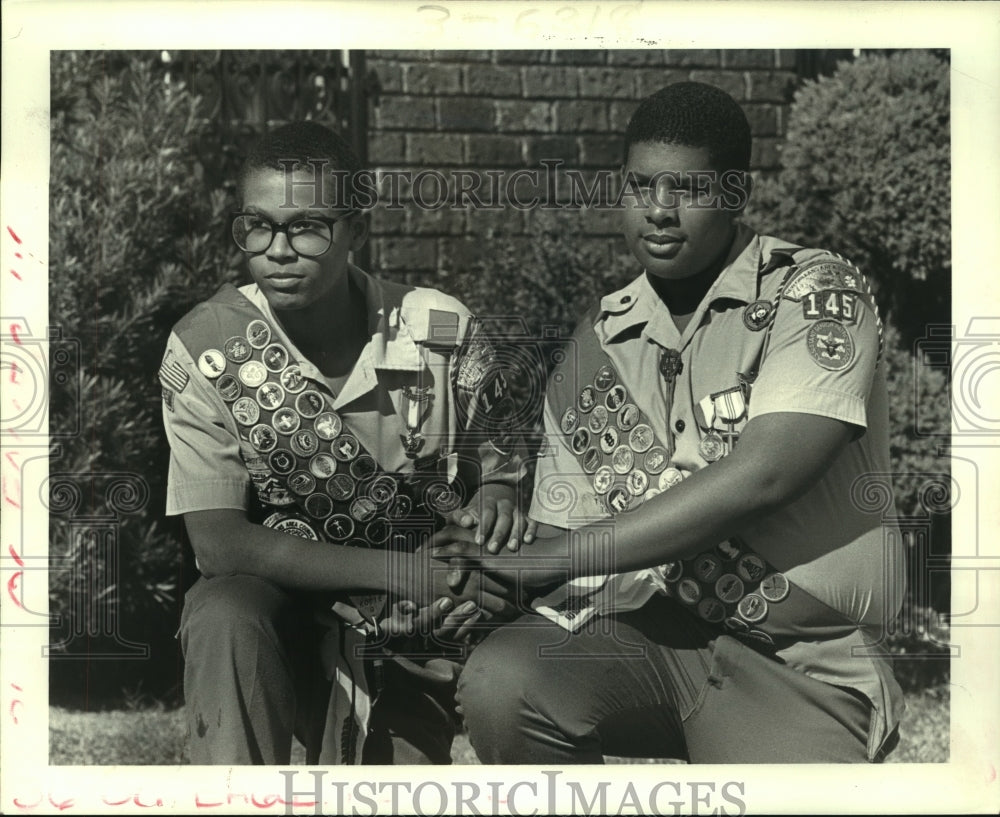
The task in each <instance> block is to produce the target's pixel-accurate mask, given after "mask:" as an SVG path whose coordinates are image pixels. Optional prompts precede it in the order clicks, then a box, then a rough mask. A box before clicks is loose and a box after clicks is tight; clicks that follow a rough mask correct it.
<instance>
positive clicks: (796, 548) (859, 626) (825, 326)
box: [530, 225, 903, 757]
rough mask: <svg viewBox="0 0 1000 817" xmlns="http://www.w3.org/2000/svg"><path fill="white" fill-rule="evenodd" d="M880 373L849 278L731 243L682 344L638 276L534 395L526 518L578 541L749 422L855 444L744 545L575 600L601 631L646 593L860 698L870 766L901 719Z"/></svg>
mask: <svg viewBox="0 0 1000 817" xmlns="http://www.w3.org/2000/svg"><path fill="white" fill-rule="evenodd" d="M880 357H881V324H880V322H879V319H878V317H877V312H876V311H875V308H874V302H873V300H872V299H871V294H870V291H869V290H868V289H867V285H866V284H865V282H864V279H863V278H862V277H861V275H860V273H858V272H857V270H856V269H854V268H853V267H851V266H850V265H848V264H846V262H843V261H842V260H840V259H838V258H836V257H833V256H830V254H828V253H824V252H823V251H817V250H803V249H802V248H799V247H795V246H794V245H790V244H788V243H787V242H781V241H778V240H777V239H775V238H772V237H769V236H761V235H757V234H755V233H754V232H753V231H752V230H750V229H749V228H747V227H745V226H743V225H740V228H739V231H738V233H737V236H736V239H735V241H734V244H733V248H732V250H731V251H730V255H729V258H728V260H727V264H726V266H725V267H724V269H723V271H722V273H721V274H720V275H719V277H718V279H717V280H716V281H715V283H714V284H713V285H712V287H711V289H710V290H709V292H708V293H707V294H706V296H705V298H704V299H703V300H702V302H701V304H700V305H699V307H698V309H697V310H696V312H695V313H694V315H692V317H691V320H690V322H689V323H688V325H687V327H686V328H685V330H684V332H683V333H681V332H678V330H677V328H676V326H675V324H674V322H673V319H672V317H671V315H670V314H669V311H668V310H667V308H666V307H665V306H664V304H663V303H662V301H661V300H660V299H659V297H658V296H657V295H656V293H655V291H654V290H653V289H652V287H651V286H650V284H649V282H648V281H647V279H646V276H645V274H643V275H641V276H639V277H638V278H636V279H635V280H634V281H633V282H632V283H630V284H628V285H627V286H626V287H624V288H623V289H621V290H620V291H618V292H615V293H613V294H611V295H608V296H607V297H605V298H604V299H602V301H601V304H600V310H599V312H597V313H596V314H591V315H590V316H588V317H587V318H585V319H584V321H583V322H582V323H581V325H580V326H579V327H578V329H577V331H576V333H575V335H574V337H573V339H572V340H571V342H570V343H569V345H568V346H567V349H566V359H565V362H564V363H563V364H562V365H561V366H560V367H557V370H556V372H554V375H553V378H552V379H551V380H550V387H549V389H548V392H547V395H546V405H545V414H544V421H545V432H546V439H547V441H548V450H547V452H546V454H545V455H544V456H542V458H541V459H540V460H539V463H538V469H537V472H536V477H535V493H534V497H533V501H532V506H531V513H530V515H531V516H532V518H534V519H536V520H538V521H539V522H542V523H548V524H551V525H554V526H557V527H560V528H564V529H575V528H578V527H582V526H584V525H587V524H591V523H594V522H596V521H598V520H600V519H606V518H609V517H610V516H612V515H613V514H614V513H617V512H621V511H624V510H628V509H629V508H634V507H636V506H637V505H638V504H641V503H642V502H643V501H646V500H649V499H651V498H652V497H654V496H655V495H656V494H657V493H660V492H662V491H664V490H669V488H670V487H671V486H672V485H674V484H676V483H677V482H678V481H680V480H681V479H683V478H685V477H686V476H688V475H690V474H691V473H692V472H694V471H697V470H699V469H701V468H705V467H710V465H711V463H712V462H714V461H716V460H718V459H719V458H721V457H722V456H725V455H726V454H727V453H728V452H729V451H731V450H732V449H733V447H734V446H735V445H737V444H738V441H739V435H740V432H741V430H742V428H743V427H744V426H745V425H746V423H747V422H748V421H749V420H750V419H752V418H753V417H756V416H759V415H763V414H767V413H772V412H804V413H808V414H819V415H822V416H825V417H832V418H835V419H838V420H842V421H844V422H846V423H849V424H851V425H852V426H854V427H855V428H856V435H855V437H854V438H853V440H852V441H851V442H850V443H849V444H848V445H847V446H846V447H845V449H844V450H843V452H842V453H841V454H839V455H838V456H837V458H836V459H835V460H834V462H833V463H832V464H831V466H830V468H829V469H828V470H827V471H826V473H825V474H824V475H823V477H822V478H821V479H820V480H819V482H818V483H817V484H816V485H814V486H813V487H812V488H810V489H809V490H808V491H807V492H806V493H805V494H804V495H802V496H801V497H799V498H798V499H796V500H795V501H793V502H791V503H790V504H788V505H786V506H785V507H783V508H781V509H779V510H777V511H775V512H773V513H770V514H767V515H765V516H762V517H761V518H759V519H758V520H756V521H754V522H750V523H747V524H746V525H744V527H743V528H742V529H741V531H740V534H739V537H737V538H734V539H733V540H730V541H727V542H723V543H720V544H719V546H718V547H717V548H713V549H709V550H707V551H705V552H704V553H702V554H700V555H698V556H696V557H694V558H692V559H686V560H680V561H678V562H674V563H670V564H668V565H664V566H661V567H659V568H650V569H647V570H640V571H635V572H633V573H629V574H624V575H618V576H614V577H613V579H612V581H611V582H610V583H609V584H608V585H607V587H606V588H604V590H605V591H607V590H609V589H611V588H612V587H613V592H605V593H604V595H605V598H603V599H602V598H601V588H602V586H603V585H604V578H603V577H597V578H589V579H582V580H580V581H579V582H578V583H576V584H577V585H578V586H577V587H576V588H575V590H573V592H575V593H577V594H581V593H583V592H584V591H587V590H588V588H589V592H590V593H591V601H592V606H593V607H595V608H596V609H595V610H594V612H595V613H596V614H601V613H605V614H607V613H611V612H614V610H616V609H619V610H620V609H637V608H639V607H641V606H642V605H643V604H644V603H645V601H647V600H648V599H649V598H650V597H651V596H652V595H653V594H654V593H657V592H659V593H665V594H667V595H671V596H674V597H675V598H677V599H678V601H679V603H681V604H682V605H684V606H686V607H688V608H689V609H690V610H691V612H692V613H693V614H694V615H696V616H700V617H701V618H703V619H705V620H708V621H710V622H712V623H715V624H718V626H719V631H720V634H721V633H724V632H729V633H730V634H733V635H736V636H739V637H742V638H746V639H748V640H749V639H752V640H753V641H754V643H756V644H757V645H758V646H759V647H761V648H763V649H765V650H770V651H771V652H773V653H774V654H775V655H776V657H777V658H778V659H780V660H782V661H784V662H786V663H788V664H789V665H790V666H792V667H794V668H796V669H798V670H800V671H802V672H805V673H806V674H808V675H810V676H813V677H815V678H818V679H819V680H822V681H825V682H828V683H831V684H836V685H840V686H846V687H852V688H854V689H857V690H859V691H860V692H862V693H863V694H864V695H865V696H866V697H867V698H868V699H869V700H870V701H871V702H872V704H873V706H874V711H873V716H872V728H871V729H870V731H869V747H868V752H869V757H875V756H876V755H877V754H878V752H879V750H880V748H881V746H882V744H883V741H884V740H885V738H886V737H887V736H888V735H889V734H890V733H891V730H892V728H893V727H894V726H895V725H896V724H897V723H898V718H899V715H900V713H901V709H902V697H901V691H900V689H899V687H898V685H897V684H896V682H895V679H894V678H893V677H892V674H891V671H890V670H889V667H888V665H887V663H886V662H885V660H884V659H883V658H882V657H881V656H882V655H884V654H885V650H886V648H885V646H884V645H883V644H882V643H881V640H882V636H883V634H884V633H885V632H886V626H887V624H888V622H890V621H891V620H892V619H893V617H894V616H895V615H896V613H897V612H898V609H899V606H900V604H901V599H902V590H903V588H902V552H901V547H902V545H901V541H900V537H899V534H898V530H896V529H895V527H894V525H891V524H886V525H883V522H882V514H883V513H886V514H887V517H888V515H890V514H891V513H892V510H891V507H890V508H888V509H886V508H884V507H882V506H878V507H868V505H869V501H870V500H869V498H868V497H867V496H866V493H867V491H871V490H875V491H876V492H877V491H880V490H881V491H883V492H885V491H889V492H891V484H890V483H889V477H888V475H889V473H890V469H889V462H888V450H889V446H888V408H887V391H886V383H885V366H884V365H878V363H879V361H880ZM639 430H642V433H639V434H636V432H637V431H639ZM879 477H881V481H879V479H878V478H879ZM871 478H875V483H873V484H871V485H869V486H868V488H867V489H866V488H865V487H864V485H865V484H866V483H865V480H866V479H871ZM889 495H890V496H891V493H890V494H889ZM567 497H573V498H575V501H572V502H569V501H566V498H567ZM875 504H876V505H878V503H875ZM889 504H890V505H891V502H890V503H889ZM572 584H574V583H571V585H572ZM564 598H565V596H564ZM595 599H596V600H595ZM536 607H538V608H539V611H540V612H542V613H543V614H546V615H549V617H551V618H553V619H554V620H556V621H559V622H560V623H562V624H564V626H567V627H568V628H569V629H574V628H575V626H576V625H575V623H574V622H572V618H573V616H574V615H575V613H576V612H578V611H571V612H570V613H568V614H567V613H565V610H564V608H563V607H560V601H559V597H558V596H555V595H554V596H550V597H549V598H547V599H543V600H541V601H540V602H536Z"/></svg>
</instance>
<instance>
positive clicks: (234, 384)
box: [215, 374, 243, 403]
mask: <svg viewBox="0 0 1000 817" xmlns="http://www.w3.org/2000/svg"><path fill="white" fill-rule="evenodd" d="M215 390H216V391H217V392H218V393H219V397H221V398H222V399H223V400H225V401H226V402H227V403H232V402H233V400H235V399H236V398H237V397H239V396H240V394H241V393H242V391H243V387H242V386H241V385H240V381H239V380H237V379H236V378H235V377H233V376H232V375H231V374H224V375H222V377H220V378H219V379H218V380H216V381H215Z"/></svg>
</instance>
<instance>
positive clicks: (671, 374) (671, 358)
mask: <svg viewBox="0 0 1000 817" xmlns="http://www.w3.org/2000/svg"><path fill="white" fill-rule="evenodd" d="M683 371H684V363H683V362H682V361H681V353H680V352H678V351H677V350H676V349H664V350H663V353H662V354H661V355H660V376H661V377H662V378H663V379H664V380H666V381H667V382H668V383H673V382H674V380H676V379H677V376H678V375H679V374H680V373H681V372H683Z"/></svg>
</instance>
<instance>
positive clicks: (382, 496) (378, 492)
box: [365, 476, 397, 505]
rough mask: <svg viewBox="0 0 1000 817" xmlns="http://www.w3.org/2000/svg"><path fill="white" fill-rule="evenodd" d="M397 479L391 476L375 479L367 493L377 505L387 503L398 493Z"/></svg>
mask: <svg viewBox="0 0 1000 817" xmlns="http://www.w3.org/2000/svg"><path fill="white" fill-rule="evenodd" d="M396 491H397V486H396V480H394V479H393V478H392V477H390V476H381V477H379V478H378V479H373V480H372V482H371V484H370V485H369V486H368V489H367V490H366V491H365V493H366V494H367V495H368V497H369V498H370V499H371V500H372V502H374V503H375V504H376V505H387V504H389V502H391V501H392V498H393V497H394V496H395V495H396Z"/></svg>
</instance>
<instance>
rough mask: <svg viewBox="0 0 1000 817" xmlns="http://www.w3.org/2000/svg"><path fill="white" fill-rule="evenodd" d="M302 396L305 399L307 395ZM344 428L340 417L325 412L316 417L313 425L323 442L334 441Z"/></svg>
mask: <svg viewBox="0 0 1000 817" xmlns="http://www.w3.org/2000/svg"><path fill="white" fill-rule="evenodd" d="M307 394H308V392H307ZM302 396H303V397H305V395H302ZM303 416H305V415H303ZM343 428H344V423H343V421H342V420H341V419H340V415H339V414H337V413H336V412H334V411H324V412H323V413H322V414H320V415H318V416H317V417H316V421H315V422H314V423H313V430H314V431H315V432H316V436H317V437H319V438H320V439H321V440H332V439H334V438H335V437H337V436H338V435H339V434H340V432H341V431H342V430H343Z"/></svg>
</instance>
